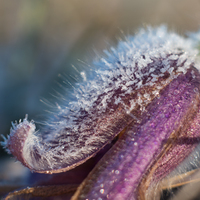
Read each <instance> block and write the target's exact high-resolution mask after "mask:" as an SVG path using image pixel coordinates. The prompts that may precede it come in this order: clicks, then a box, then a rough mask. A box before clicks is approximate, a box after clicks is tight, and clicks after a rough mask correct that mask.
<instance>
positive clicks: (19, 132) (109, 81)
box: [6, 26, 197, 172]
mask: <svg viewBox="0 0 200 200" xmlns="http://www.w3.org/2000/svg"><path fill="white" fill-rule="evenodd" d="M193 43H194V42H193V40H190V39H185V38H183V37H180V36H178V35H176V34H175V33H170V32H168V31H167V30H166V27H164V26H162V27H159V28H156V29H152V28H148V30H145V29H141V30H140V31H139V32H138V34H137V35H135V36H134V37H132V36H130V37H128V38H127V39H126V41H120V42H119V44H118V46H117V47H116V49H115V48H111V51H110V52H109V51H106V55H107V57H104V58H101V59H100V60H99V61H98V62H94V64H93V71H92V75H90V76H89V75H86V74H87V73H85V72H82V73H81V76H82V77H83V82H81V83H79V84H77V85H76V86H77V88H78V89H77V90H75V91H74V97H73V100H71V101H70V102H66V103H65V105H63V106H61V107H60V109H58V113H57V115H56V116H55V117H54V118H53V120H52V121H49V122H48V124H49V125H48V126H46V127H44V128H43V129H42V130H40V131H38V132H37V131H35V125H34V124H33V123H32V122H28V120H27V119H25V120H24V121H23V122H21V123H19V124H18V125H15V126H16V127H15V128H14V129H12V130H11V135H10V137H9V138H8V141H7V144H6V146H7V147H8V148H9V149H10V151H11V153H12V154H13V155H15V156H16V157H17V158H18V159H19V160H20V161H21V162H22V163H23V164H24V165H26V166H27V167H29V168H31V169H32V170H34V171H38V172H45V171H47V170H48V171H52V172H60V171H65V170H68V169H71V168H73V167H75V166H77V165H78V164H81V163H83V162H84V161H85V160H87V159H89V158H90V157H91V156H93V155H94V154H95V153H96V152H97V151H99V150H100V149H101V148H102V147H103V146H105V145H106V144H107V143H108V142H109V141H111V140H112V139H113V138H114V137H115V136H116V135H117V134H119V132H121V131H123V130H124V129H125V128H126V126H127V125H128V124H130V123H132V122H133V121H136V122H137V116H138V115H141V114H142V113H143V112H144V111H145V108H146V106H147V105H148V104H149V103H150V102H151V101H152V100H153V99H154V98H155V97H157V96H158V95H159V92H160V91H161V90H162V89H163V88H164V87H165V86H166V85H168V84H169V83H170V82H171V81H172V80H173V79H174V78H176V77H177V76H178V75H180V74H185V73H186V72H187V70H188V69H189V68H190V66H191V65H192V64H193V62H194V59H195V56H196V54H197V51H196V50H193V49H194V48H193V47H194V44H193ZM27 131H28V132H27ZM12 137H16V138H21V139H20V141H21V142H19V143H18V145H19V147H16V145H14V144H13V142H12V141H13V140H12V139H11V138H12ZM18 150H20V153H16V151H18Z"/></svg>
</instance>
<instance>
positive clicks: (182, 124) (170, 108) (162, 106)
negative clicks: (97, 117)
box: [74, 67, 200, 200]
mask: <svg viewBox="0 0 200 200" xmlns="http://www.w3.org/2000/svg"><path fill="white" fill-rule="evenodd" d="M193 75H194V76H193ZM193 77H194V78H193ZM199 90H200V74H199V72H198V71H197V70H196V69H194V68H193V67H192V68H191V69H190V70H188V72H187V73H186V74H185V75H180V76H178V77H177V78H176V79H174V80H173V81H172V82H171V83H170V84H169V85H168V86H166V87H165V89H163V90H162V91H161V92H160V96H159V97H157V98H155V99H154V100H153V101H152V102H151V104H149V106H147V109H146V112H145V113H144V114H143V115H142V116H141V123H139V124H133V125H131V126H130V127H129V128H127V130H126V132H125V133H124V134H123V136H122V137H121V138H120V139H119V140H118V141H117V143H116V144H115V146H114V147H113V148H112V149H111V150H110V151H109V152H108V153H107V154H106V155H105V156H104V157H103V159H102V160H101V161H100V162H99V163H98V165H97V166H96V167H95V169H94V170H93V171H92V172H91V174H90V175H89V176H88V177H87V179H86V180H85V181H84V183H82V185H81V187H80V188H79V190H78V191H77V193H76V194H75V196H74V199H98V198H99V199H116V200H118V199H119V200H120V199H146V198H147V197H148V195H149V194H148V193H147V189H148V187H149V183H151V184H154V182H155V181H158V180H159V179H160V178H161V177H165V176H166V175H167V174H168V173H169V172H171V171H172V170H173V169H174V168H175V167H176V166H177V165H178V164H179V163H180V162H181V161H182V160H183V159H184V158H185V157H187V156H188V154H189V153H190V152H191V151H192V150H193V147H195V146H196V145H197V143H192V144H193V146H192V148H187V145H186V144H184V145H183V147H181V148H180V147H179V148H178V149H177V146H175V147H174V145H173V143H174V144H176V140H177V139H178V138H179V136H180V135H181V136H182V137H183V136H185V137H188V136H192V137H195V136H198V134H199V130H200V114H199V103H200V93H199ZM194 118H195V121H194V122H193V120H194ZM171 137H173V142H172V141H170V142H168V140H169V138H171ZM189 146H190V145H189ZM172 147H174V148H175V149H176V153H177V154H176V155H174V154H172V150H170V153H168V154H165V153H166V152H167V151H168V150H169V148H172ZM177 150H180V151H177ZM173 151H174V149H173ZM174 157H175V158H174ZM166 158H167V160H166ZM158 161H159V164H160V165H157V162H158ZM170 161H171V162H170ZM161 163H162V166H161ZM154 173H156V174H155V175H154V180H153V181H154V182H152V180H151V179H152V174H154ZM144 175H145V176H144ZM144 180H145V181H144ZM141 183H142V184H141ZM145 184H146V185H145ZM144 189H145V190H144ZM79 193H80V194H79ZM77 195H79V197H78V198H76V196H77ZM139 196H140V198H139ZM144 197H145V198H144Z"/></svg>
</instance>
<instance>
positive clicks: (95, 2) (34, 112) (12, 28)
mask: <svg viewBox="0 0 200 200" xmlns="http://www.w3.org/2000/svg"><path fill="white" fill-rule="evenodd" d="M160 24H166V25H167V26H168V27H169V29H171V30H174V31H176V32H178V33H179V34H181V35H184V34H185V33H186V32H188V31H197V30H198V29H199V28H200V0H84V1H81V0H67V1H66V0H56V1H55V0H43V1H41V0H7V1H4V0H0V134H3V135H7V134H9V130H10V126H11V121H15V120H19V119H20V118H21V119H23V118H24V116H25V114H29V119H34V120H36V121H37V120H40V119H42V117H43V116H44V115H45V110H48V108H47V106H45V105H44V104H43V103H42V102H41V101H40V99H48V100H50V101H51V102H54V101H57V100H54V97H53V96H52V94H56V92H55V91H61V90H62V89H61V87H60V86H59V84H58V83H60V84H62V85H63V86H64V87H71V86H70V84H65V83H62V82H63V81H64V80H65V78H66V79H67V80H68V81H70V82H71V83H73V82H75V81H77V80H76V79H75V78H74V77H75V76H76V74H77V72H76V69H75V68H74V67H73V66H72V65H74V66H75V67H76V68H77V70H79V71H82V70H85V66H87V65H88V64H91V62H92V60H94V59H95V57H96V53H95V52H99V54H100V55H101V54H102V50H103V49H106V48H109V46H110V45H112V46H115V45H116V44H117V41H118V38H123V37H124V36H125V35H128V34H134V33H135V31H137V30H138V28H140V27H143V26H146V25H152V26H158V25H160ZM63 77H64V78H63ZM61 93H62V91H61ZM66 98H67V95H66ZM0 155H1V158H3V157H5V156H6V155H7V154H6V153H5V152H4V150H3V149H2V148H1V147H0ZM2 166H3V162H1V164H0V167H2ZM1 172H2V173H3V168H2V169H1ZM2 173H1V174H2ZM0 179H3V178H2V176H1V175H0Z"/></svg>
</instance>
